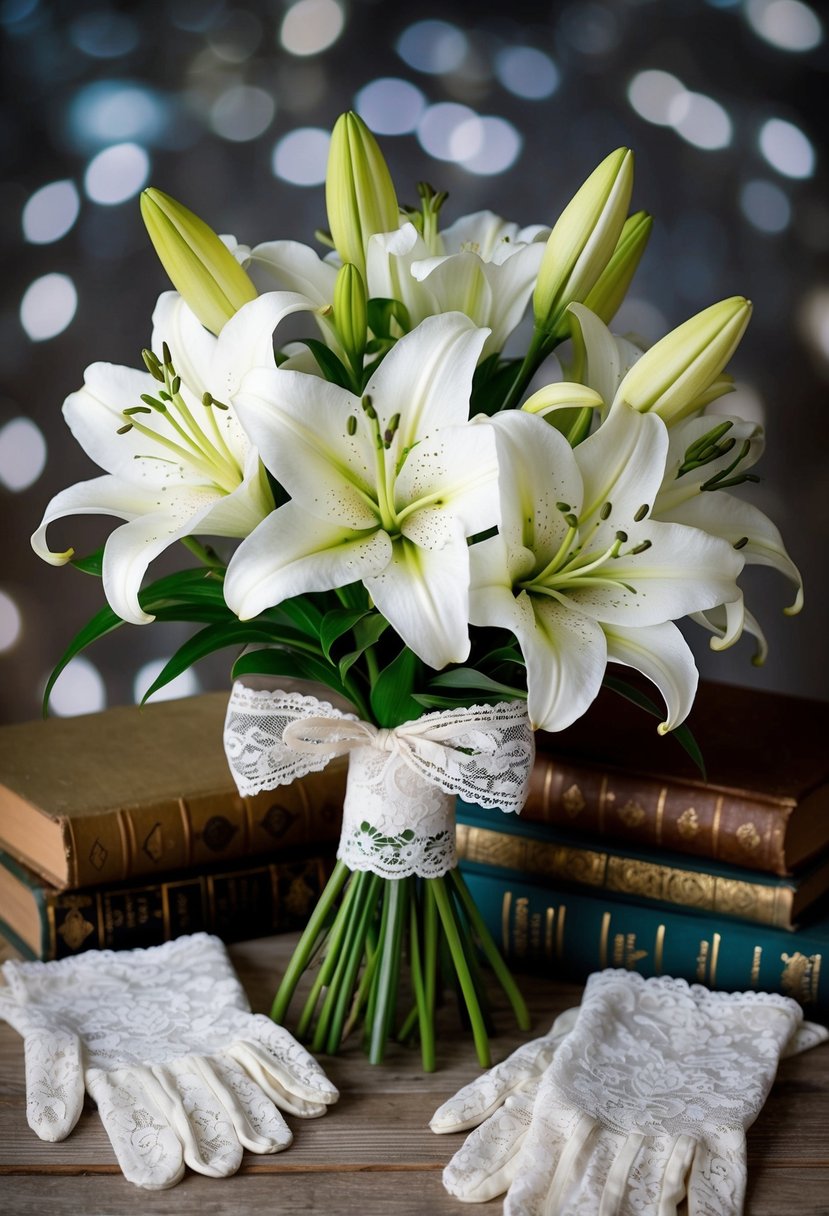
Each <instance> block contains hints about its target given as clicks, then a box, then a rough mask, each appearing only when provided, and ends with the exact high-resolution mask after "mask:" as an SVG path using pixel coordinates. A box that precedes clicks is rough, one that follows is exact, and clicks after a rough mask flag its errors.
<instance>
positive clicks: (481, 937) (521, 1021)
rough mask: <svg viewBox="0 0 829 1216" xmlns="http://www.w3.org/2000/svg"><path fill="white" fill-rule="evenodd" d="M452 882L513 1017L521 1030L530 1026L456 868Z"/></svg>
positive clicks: (527, 1013) (514, 986)
mask: <svg viewBox="0 0 829 1216" xmlns="http://www.w3.org/2000/svg"><path fill="white" fill-rule="evenodd" d="M450 873H451V876H452V882H453V883H454V886H455V890H456V892H457V893H458V896H459V898H460V900H461V903H462V904H463V907H464V911H465V912H466V915H467V917H468V918H469V923H470V924H471V926H472V930H473V932H474V933H475V936H476V937H477V938H478V941H479V942H480V943H481V949H482V950H483V952H484V957H485V958H486V960H487V962H488V963H489V965H490V967H491V968H492V970H493V971H494V972H495V976H496V978H497V980H498V982H499V983H500V985H501V987H502V988H503V990H504V992H505V993H506V994H507V997H508V998H509V1003H510V1005H512V1008H513V1012H514V1013H515V1019H516V1021H517V1022H518V1025H519V1026H520V1027H521V1029H522V1030H529V1028H530V1011H529V1010H528V1009H527V1005H526V1002H525V1000H524V998H523V996H522V995H521V992H520V990H519V988H518V985H517V984H516V982H515V980H514V979H513V978H512V975H511V974H510V970H509V968H508V967H507V965H506V963H505V962H504V960H503V958H502V957H501V952H500V950H499V949H498V947H497V946H496V945H495V942H494V941H493V939H492V936H491V934H490V932H489V929H487V927H486V924H485V923H484V918H483V917H482V916H481V914H480V912H479V911H478V909H477V907H476V906H475V901H474V899H473V898H472V895H471V894H470V891H469V888H468V887H467V885H466V883H465V882H464V880H463V876H462V875H461V873H460V872H459V871H458V870H451V871H450Z"/></svg>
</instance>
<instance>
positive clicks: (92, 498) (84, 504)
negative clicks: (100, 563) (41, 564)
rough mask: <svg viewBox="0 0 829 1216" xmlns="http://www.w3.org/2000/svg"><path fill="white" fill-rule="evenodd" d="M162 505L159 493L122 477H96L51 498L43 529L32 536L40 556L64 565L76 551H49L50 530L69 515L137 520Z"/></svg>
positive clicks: (53, 564) (43, 521)
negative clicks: (131, 483) (55, 522)
mask: <svg viewBox="0 0 829 1216" xmlns="http://www.w3.org/2000/svg"><path fill="white" fill-rule="evenodd" d="M158 505H159V504H158V494H157V492H156V491H154V490H145V489H142V488H141V487H139V486H135V485H130V484H129V483H127V482H124V481H123V480H122V479H121V478H120V477H110V476H106V477H93V478H92V479H91V480H90V481H79V482H77V483H76V484H75V485H74V486H68V487H67V488H66V489H65V490H61V491H60V493H59V494H56V495H55V496H54V498H52V499H51V501H50V502H49V504H48V506H47V507H46V510H45V512H44V513H43V519H42V520H41V521H40V526H39V527H38V529H37V531H36V532H35V533H34V534H33V536H32V542H31V543H32V548H33V549H34V551H35V553H36V554H37V555H38V557H42V558H43V560H44V561H46V562H49V563H50V565H52V566H63V565H65V563H66V562H68V561H69V559H70V558H71V557H72V555H73V553H74V552H75V550H74V549H66V550H65V551H64V552H62V553H55V552H53V551H52V550H51V549H50V548H49V546H48V544H47V543H46V529H47V528H48V527H49V524H51V523H54V521H55V520H56V519H63V518H65V517H66V516H67V515H115V516H116V517H117V518H118V519H136V518H137V517H138V516H139V515H145V514H146V513H147V512H148V511H149V510H150V509H151V508H153V507H157V506H158Z"/></svg>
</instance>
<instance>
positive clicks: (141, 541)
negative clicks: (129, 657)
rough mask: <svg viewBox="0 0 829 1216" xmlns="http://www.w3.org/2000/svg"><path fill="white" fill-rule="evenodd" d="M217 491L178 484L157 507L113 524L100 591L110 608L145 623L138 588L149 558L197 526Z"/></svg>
mask: <svg viewBox="0 0 829 1216" xmlns="http://www.w3.org/2000/svg"><path fill="white" fill-rule="evenodd" d="M217 497H218V491H213V490H208V489H206V488H202V487H198V486H182V487H180V488H179V489H178V490H177V491H175V492H174V493H171V494H169V495H168V501H167V502H166V503H165V507H164V509H163V510H161V511H155V512H151V513H150V514H146V515H141V516H139V518H137V519H132V520H130V521H129V522H128V523H125V524H122V525H121V527H120V528H116V529H115V531H114V532H113V533H112V535H111V536H110V537H109V539H108V540H107V542H106V544H105V546H104V561H103V571H102V574H103V584H104V594H105V595H106V597H107V599H108V600H109V603H110V605H111V606H112V608H113V610H114V611H115V612H117V613H118V615H119V616H120V617H121V619H122V620H124V621H128V622H129V623H130V624H131V625H147V624H149V623H150V621H153V620H155V617H153V616H149V615H148V614H147V613H146V612H144V610H143V609H142V608H141V606H140V605H139V603H138V592H139V590H140V588H141V582H142V580H143V578H144V575H145V573H146V571H147V567H148V566H149V564H150V562H151V561H152V560H153V559H154V558H156V557H158V556H159V554H160V553H163V552H164V550H165V549H167V548H168V547H169V546H170V545H171V544H172V543H173V542H174V541H176V540H180V539H181V538H182V537H184V536H190V535H192V533H194V532H198V531H199V530H200V528H199V525H200V524H201V523H202V521H203V520H204V517H205V516H206V515H207V514H208V512H209V511H210V508H211V506H212V505H213V503H214V502H215V501H216V498H217Z"/></svg>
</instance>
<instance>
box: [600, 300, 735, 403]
mask: <svg viewBox="0 0 829 1216" xmlns="http://www.w3.org/2000/svg"><path fill="white" fill-rule="evenodd" d="M750 317H751V304H750V303H749V301H748V300H746V299H744V298H743V297H742V296H731V297H730V298H729V299H728V300H720V302H719V303H718V304H712V305H711V307H710V308H706V309H704V310H703V311H702V312H700V313H697V315H696V316H695V317H691V319H690V320H689V321H686V322H685V323H684V324H683V325H680V326H679V327H678V328H677V329H675V330H673V331H672V332H671V333H669V334H667V335H666V337H664V338H662V339H661V340H660V341H659V342H657V343H656V345H655V346H652V347H651V348H650V350H648V351H646V352H645V354H644V355H643V356H642V358H641V359H639V360H638V362H637V363H635V364H634V365H633V367H632V368H631V369H630V371H629V372H628V374H627V375H626V376H625V378H624V380H623V381H622V383H621V384H620V385H619V390H618V392H617V394H616V396H617V399H618V398H621V399H622V400H624V401H627V403H628V404H629V405H632V406H633V408H634V409H637V410H639V411H641V412H642V413H644V412H645V411H647V410H652V411H653V412H654V413H655V414H659V416H660V418H662V419H664V421H665V422H666V423H667V424H668V425H669V426H670V425H671V424H672V423H674V422H679V421H680V420H681V419H683V418H687V417H689V416H690V415H691V414H694V413H696V412H697V411H698V410H699V409H700V404H699V402H700V401H701V400H702V401H704V400H705V399H706V397H705V394H706V390H707V389H709V388H710V387H711V386H712V385H713V384H714V382H715V381H716V380H717V379H718V377H719V376H720V373H721V372H722V370H723V368H724V367H725V365H726V363H727V362H728V360H729V359H730V358H731V356H732V355H733V353H734V351H735V350H736V348H737V345H738V343H739V341H740V338H742V336H743V333H744V332H745V328H746V326H747V325H748V322H749V318H750Z"/></svg>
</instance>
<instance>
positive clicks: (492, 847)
mask: <svg viewBox="0 0 829 1216" xmlns="http://www.w3.org/2000/svg"><path fill="white" fill-rule="evenodd" d="M653 723H654V720H653V719H652V718H648V717H647V715H644V714H642V713H640V712H638V711H636V710H634V709H633V708H632V707H631V706H628V705H626V703H625V702H624V701H622V700H621V699H620V698H619V696H618V695H617V694H615V693H613V692H611V691H609V690H606V691H604V692H603V693H602V694H601V696H600V698H599V700H598V702H597V703H596V705H595V706H594V707H592V708H591V710H590V712H589V713H588V714H587V715H586V717H585V718H584V719H582V720H581V721H580V722H578V723H577V724H576V725H575V726H574V727H571V728H570V729H569V730H567V731H566V732H564V733H563V734H562V735H561V736H559V737H556V736H553V735H547V736H543V735H540V736H539V737H538V743H539V753H538V758H537V761H536V765H535V769H534V772H533V779H532V785H531V790H530V795H529V799H528V801H527V805H526V807H525V808H524V811H523V812H522V814H521V816H520V817H515V816H512V815H499V814H498V813H497V812H493V811H483V810H481V809H480V808H475V807H472V806H469V805H466V804H461V805H460V807H459V815H458V820H459V828H458V844H459V854H460V857H461V859H462V860H461V868H462V870H463V872H464V874H465V877H466V881H467V883H468V885H469V887H470V890H471V891H472V894H473V895H474V897H475V899H476V902H477V904H478V906H479V908H480V910H481V912H482V913H483V914H484V916H485V919H486V920H487V923H488V925H489V928H490V930H491V931H492V932H493V934H495V935H496V939H498V938H500V940H501V943H502V945H503V949H504V952H505V954H506V955H507V957H508V958H509V960H510V961H511V962H512V964H513V965H514V966H516V967H520V966H521V965H526V966H528V967H532V968H535V969H538V968H542V969H544V970H545V972H546V973H548V974H549V975H551V976H556V975H568V976H573V977H577V978H582V977H584V976H586V975H588V974H589V973H590V972H591V971H594V970H596V969H597V968H602V967H626V968H630V969H635V970H637V971H640V972H641V973H642V974H644V975H659V974H665V975H674V976H680V977H683V978H685V979H686V980H688V981H689V982H692V983H693V982H698V983H702V984H705V985H707V986H708V987H711V988H722V989H726V990H732V991H738V990H742V989H752V988H754V989H760V990H765V991H773V992H782V993H785V994H787V995H789V996H793V997H795V998H796V999H798V1000H800V1001H801V1002H802V1003H803V1004H804V1005H805V1006H806V1007H807V1008H808V1009H810V1010H811V1012H812V1016H814V1014H815V1013H816V1012H817V1013H822V1014H823V1015H827V1014H829V959H827V960H826V965H825V966H824V967H823V971H822V963H823V958H824V955H826V954H827V953H829V899H824V898H822V897H824V896H826V895H827V892H829V750H827V746H826V739H827V737H829V704H825V703H822V702H816V701H807V700H803V699H800V698H793V697H785V696H780V695H778V694H774V693H763V692H757V691H750V690H748V689H742V688H735V687H729V686H726V685H718V684H714V683H705V682H704V683H703V684H702V685H701V687H700V690H699V694H698V696H697V700H696V703H695V706H694V710H693V713H692V716H691V720H690V726H691V728H692V730H693V733H694V736H695V738H696V740H697V742H698V744H699V745H700V749H701V751H702V754H703V757H704V760H705V764H706V770H707V773H706V778H707V779H705V780H704V779H702V777H701V776H700V773H699V771H698V770H696V768H695V766H694V765H693V763H692V762H691V760H690V759H689V758H688V757H687V756H686V754H685V753H684V752H683V751H682V750H681V749H680V748H679V747H678V745H677V744H676V743H675V742H672V741H671V740H670V739H664V738H660V737H658V736H657V734H656V731H655V729H654V725H653Z"/></svg>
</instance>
